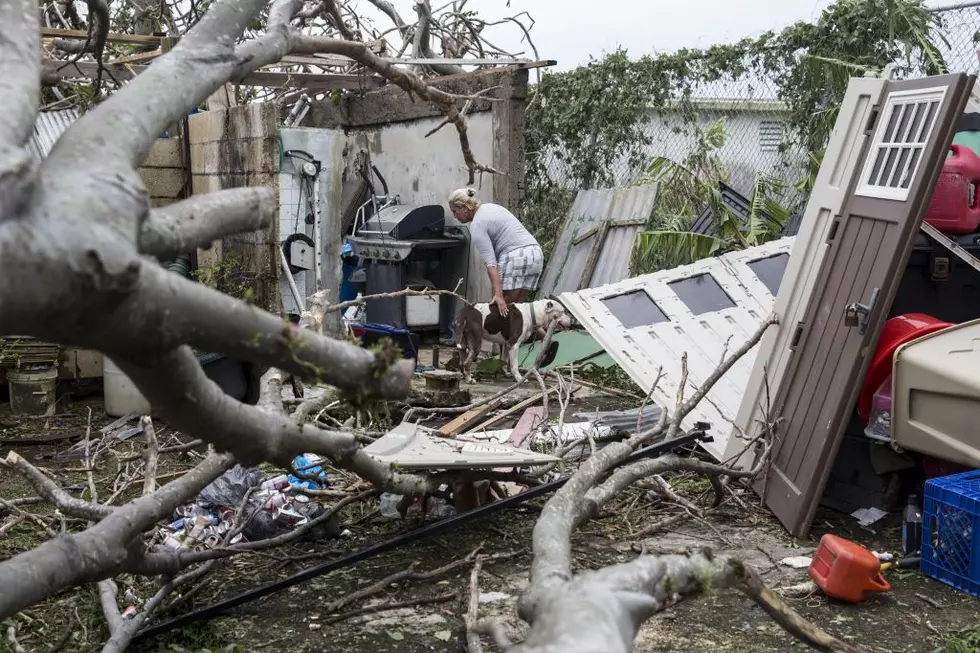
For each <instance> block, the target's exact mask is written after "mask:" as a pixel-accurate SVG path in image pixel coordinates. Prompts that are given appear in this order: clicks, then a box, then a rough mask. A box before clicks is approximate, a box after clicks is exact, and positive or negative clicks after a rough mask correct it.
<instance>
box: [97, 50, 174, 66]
mask: <svg viewBox="0 0 980 653" xmlns="http://www.w3.org/2000/svg"><path fill="white" fill-rule="evenodd" d="M161 54H163V52H162V51H160V50H154V51H153V52H142V53H140V54H131V55H129V56H126V57H119V58H118V59H111V60H109V61H106V62H105V65H107V66H117V65H120V64H127V63H141V62H143V61H152V60H153V59H156V58H157V57H159V56H160V55H161Z"/></svg>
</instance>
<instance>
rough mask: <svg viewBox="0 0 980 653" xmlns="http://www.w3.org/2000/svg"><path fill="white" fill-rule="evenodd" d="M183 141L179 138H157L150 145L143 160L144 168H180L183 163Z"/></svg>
mask: <svg viewBox="0 0 980 653" xmlns="http://www.w3.org/2000/svg"><path fill="white" fill-rule="evenodd" d="M182 148H183V141H182V140H181V139H179V138H158V139H156V140H155V141H154V142H153V145H152V146H150V151H149V153H147V155H146V159H145V160H144V161H143V165H142V167H144V168H180V167H182V165H183V157H182Z"/></svg>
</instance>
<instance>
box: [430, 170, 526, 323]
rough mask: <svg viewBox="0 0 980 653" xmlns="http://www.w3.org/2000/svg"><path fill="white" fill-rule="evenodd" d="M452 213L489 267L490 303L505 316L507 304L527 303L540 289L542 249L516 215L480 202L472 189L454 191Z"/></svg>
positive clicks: (450, 202)
mask: <svg viewBox="0 0 980 653" xmlns="http://www.w3.org/2000/svg"><path fill="white" fill-rule="evenodd" d="M449 210H450V211H452V212H453V215H454V216H456V219H457V220H459V221H460V222H462V223H463V224H469V225H470V240H471V241H472V242H473V247H475V248H476V252H477V254H478V255H479V256H480V258H481V259H483V262H484V263H485V264H486V266H487V276H489V277H490V286H491V287H492V288H493V299H492V300H491V301H492V302H493V303H494V304H496V305H497V309H498V310H499V311H500V314H501V315H503V316H505V317H506V316H507V304H508V303H510V304H519V303H521V302H525V301H527V296H528V293H529V292H531V291H533V290H536V289H537V287H538V281H540V280H541V272H542V271H543V269H544V253H543V252H542V251H541V246H540V245H539V244H538V241H537V240H535V239H534V236H532V235H531V234H530V233H529V232H528V230H527V229H525V228H524V225H522V224H521V222H520V220H518V219H517V218H516V217H515V216H514V214H513V213H511V212H510V211H508V210H507V209H505V208H504V207H502V206H500V205H499V204H490V203H489V202H488V203H485V204H484V203H482V202H480V200H478V199H477V197H476V191H475V190H474V189H472V188H460V189H457V190H454V191H453V192H452V194H451V195H450V196H449Z"/></svg>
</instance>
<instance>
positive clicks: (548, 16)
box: [357, 0, 949, 70]
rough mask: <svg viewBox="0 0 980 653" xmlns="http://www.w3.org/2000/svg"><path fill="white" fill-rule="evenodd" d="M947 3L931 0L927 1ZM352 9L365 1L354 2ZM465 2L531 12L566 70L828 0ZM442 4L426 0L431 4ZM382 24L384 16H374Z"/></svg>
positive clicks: (786, 16) (538, 34)
mask: <svg viewBox="0 0 980 653" xmlns="http://www.w3.org/2000/svg"><path fill="white" fill-rule="evenodd" d="M393 3H394V5H395V7H396V8H397V9H398V11H399V13H400V14H401V15H402V17H403V18H404V19H405V20H406V22H408V21H410V20H412V19H414V17H415V12H414V10H413V8H412V7H413V1H412V0H393ZM940 3H942V4H949V2H942V0H939V1H937V0H931V1H930V2H928V4H929V5H930V6H939V4H940ZM357 4H358V7H364V8H365V9H366V8H367V7H369V6H370V5H369V4H368V2H367V1H366V0H357ZM507 4H508V2H507V0H469V2H468V3H467V5H466V8H467V9H472V10H474V11H476V12H477V13H478V14H479V15H480V16H481V17H482V18H483V19H485V20H492V19H495V18H496V19H499V18H503V17H505V16H508V15H514V14H516V13H518V12H521V11H527V12H529V13H530V14H531V16H533V17H534V20H535V25H534V28H533V29H532V30H531V36H532V37H533V39H534V42H535V45H536V46H537V48H538V53H539V54H540V56H541V58H542V59H556V60H557V61H558V65H557V66H556V67H555V69H557V70H567V69H569V68H574V67H575V66H577V65H580V64H583V63H586V62H587V61H588V60H589V55H592V56H594V57H596V58H599V57H601V56H602V53H603V52H611V51H614V50H615V49H616V47H617V45H622V46H623V47H625V48H626V49H627V50H628V51H629V53H630V54H631V55H634V56H640V55H644V54H655V53H657V52H673V51H675V50H677V49H679V48H684V47H688V48H700V47H707V46H710V45H714V44H716V43H726V42H731V41H734V40H738V39H741V38H745V37H749V36H755V35H758V34H760V33H762V32H765V31H767V30H770V29H776V30H778V29H780V28H783V27H785V26H787V25H790V24H792V23H794V22H796V21H799V20H805V21H809V20H812V19H815V18H817V17H818V16H819V15H820V12H821V11H822V10H823V9H824V8H825V7H826V6H827V5H828V4H829V0H600V1H598V2H597V1H596V0H510V2H509V4H510V7H509V8H508V7H507ZM441 5H442V2H440V0H432V7H433V9H436V8H438V7H439V6H441ZM378 24H379V26H385V27H387V24H388V23H387V21H385V20H384V19H381V20H379V23H378ZM489 29H492V30H493V31H492V32H489V34H491V35H492V36H491V40H493V41H495V42H497V45H499V46H500V47H501V48H503V49H508V50H512V51H513V50H520V49H525V50H526V51H527V54H526V55H525V56H528V57H530V56H532V55H531V51H530V49H529V48H527V46H526V45H523V44H521V42H520V40H521V37H522V36H523V35H522V34H521V32H520V31H519V29H517V28H516V27H511V26H497V27H493V28H489Z"/></svg>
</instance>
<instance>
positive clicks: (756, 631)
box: [0, 396, 980, 653]
mask: <svg viewBox="0 0 980 653" xmlns="http://www.w3.org/2000/svg"><path fill="white" fill-rule="evenodd" d="M578 401H579V403H578V405H577V406H576V409H578V408H583V409H590V408H593V409H594V408H597V407H600V408H607V407H608V401H600V400H599V399H596V398H595V397H594V396H583V397H580V398H579V400H578ZM91 406H92V407H93V415H94V417H93V424H94V425H95V426H96V427H98V426H101V425H102V424H105V423H108V422H109V421H110V419H109V418H106V417H105V416H104V415H103V414H102V413H101V412H100V406H99V405H98V404H97V403H92V404H91ZM87 407H88V406H87V405H85V404H75V405H74V407H73V408H72V411H73V413H74V416H73V417H66V418H55V419H52V420H47V421H45V420H23V419H21V420H15V419H12V418H11V417H10V415H9V413H6V412H0V441H2V442H0V446H2V448H3V449H4V450H9V449H11V448H13V449H15V450H17V451H18V452H19V453H21V454H22V455H24V456H25V457H28V458H29V459H31V460H33V461H35V463H36V464H39V465H45V466H46V467H47V468H48V469H49V470H51V471H52V472H53V473H54V474H56V476H58V477H59V479H60V480H61V481H62V482H63V483H64V484H67V485H71V484H73V483H75V484H77V483H79V481H80V479H83V478H84V475H83V474H80V473H79V472H78V469H79V467H80V463H78V462H74V463H67V464H62V465H57V464H53V463H51V462H49V461H48V459H47V458H46V456H48V455H49V454H50V453H51V452H53V451H57V450H61V449H65V448H67V446H68V445H69V444H70V443H69V442H67V441H56V442H55V441H52V442H48V443H40V442H36V441H35V442H31V443H29V444H27V443H24V438H33V439H35V440H37V439H39V438H50V437H63V436H67V435H72V434H74V435H75V436H77V435H79V433H80V432H84V421H85V420H84V415H85V414H86V408H87ZM163 433H164V436H163V437H164V438H165V439H166V441H167V442H175V441H177V440H176V439H171V438H175V434H172V433H167V432H166V431H163ZM134 440H135V442H129V443H126V444H125V445H124V446H121V450H119V451H117V452H115V454H114V457H115V459H116V460H117V463H116V464H117V465H120V464H121V463H119V462H118V461H120V460H125V459H126V457H127V456H130V455H133V453H132V452H136V453H138V452H139V451H140V447H141V446H142V442H141V441H140V439H139V438H134ZM161 444H164V443H163V442H162V443H161ZM164 446H165V445H164ZM173 458H176V459H178V460H170V459H168V461H167V463H166V465H164V467H163V468H161V471H160V473H161V474H165V473H177V472H178V471H179V469H182V468H186V466H188V465H190V464H193V460H192V459H191V458H190V456H188V455H186V454H181V455H179V456H175V457H173ZM109 476H110V477H111V476H112V474H109ZM100 482H103V483H109V479H108V478H104V479H100ZM674 482H675V487H676V488H677V489H678V491H681V492H682V493H684V494H685V495H686V496H687V497H689V498H691V499H692V500H695V501H697V500H702V501H707V499H708V498H709V493H708V492H706V491H705V490H706V488H705V486H704V484H702V483H700V482H698V481H696V480H693V479H685V478H679V479H674ZM29 495H33V491H31V490H30V489H29V488H28V487H27V486H26V484H25V483H24V482H23V481H22V480H20V479H18V478H14V477H12V475H11V474H10V473H9V472H8V471H0V498H4V499H11V498H17V497H21V496H29ZM124 496H125V495H124ZM744 500H745V501H746V502H749V503H750V508H749V509H748V510H746V509H745V508H742V507H739V506H738V505H737V504H736V503H730V504H727V505H726V507H725V508H724V509H723V510H722V511H721V512H720V513H719V514H716V515H713V516H711V517H710V518H709V519H710V521H703V522H701V521H687V522H685V523H682V524H680V525H678V526H677V527H676V528H675V529H674V530H673V531H671V532H669V533H665V534H661V535H658V536H656V537H652V538H650V539H648V540H646V541H645V542H644V541H641V540H637V539H635V538H633V537H632V533H635V532H637V531H638V530H639V529H640V528H642V527H643V526H645V525H646V524H649V523H652V522H653V521H656V520H659V519H661V518H662V517H663V515H664V510H665V508H664V507H663V506H657V505H655V504H652V503H650V502H648V501H646V500H645V499H644V498H643V497H642V496H641V495H640V494H639V493H637V494H636V495H635V496H634V497H632V498H630V500H629V501H628V502H625V503H624V504H623V505H622V506H621V507H620V508H619V509H617V510H614V511H611V514H608V515H605V516H603V517H601V518H600V519H598V520H595V521H593V522H591V523H590V524H588V525H586V527H585V528H584V529H583V530H582V531H581V532H580V533H578V534H577V535H576V537H575V541H574V551H575V556H576V564H577V567H578V569H581V570H584V569H590V568H596V567H599V566H603V565H607V564H610V563H615V562H621V561H625V560H629V559H630V558H632V557H634V556H635V555H636V554H637V551H639V549H640V546H641V545H644V544H645V545H646V547H647V548H648V549H649V550H653V551H657V550H663V551H674V550H677V549H690V548H696V547H705V546H707V547H711V548H712V549H714V550H715V551H716V552H718V553H724V554H730V555H735V556H738V557H739V558H741V559H742V560H744V561H745V562H747V563H749V564H751V565H753V566H754V567H755V568H756V569H758V570H759V571H760V573H761V574H762V576H763V579H764V580H765V582H766V583H767V584H768V585H769V586H771V587H773V586H774V587H785V586H788V585H793V584H797V583H800V582H802V581H805V580H807V574H806V571H805V570H795V569H792V568H790V567H788V566H786V565H783V564H780V563H779V561H780V560H782V559H783V558H786V557H788V556H801V555H803V556H806V555H810V554H812V552H813V551H814V549H815V548H816V543H817V540H818V539H819V537H820V536H821V535H822V534H823V533H825V532H834V533H836V534H838V535H841V536H844V537H848V538H851V539H855V540H857V541H859V542H861V543H863V544H865V545H866V546H868V547H869V548H872V549H875V550H879V551H896V550H897V549H898V548H899V544H900V539H899V538H900V534H899V528H898V524H897V523H896V521H895V518H893V517H891V518H887V519H886V520H884V521H882V522H879V523H877V524H875V525H874V527H873V528H872V529H869V528H862V527H860V526H858V525H857V522H856V521H855V520H854V519H853V518H850V517H848V516H845V515H840V514H836V513H831V512H824V513H821V514H819V515H818V518H817V519H816V521H815V523H814V530H813V533H812V535H811V537H810V538H809V539H807V540H806V541H801V542H796V541H794V540H792V539H791V538H789V537H787V535H786V533H785V531H784V530H783V529H782V528H781V527H780V526H779V524H778V523H777V522H776V521H775V520H774V519H773V518H772V517H771V516H769V515H768V513H766V512H765V511H763V510H761V509H759V508H758V500H757V498H755V497H754V495H751V494H746V495H744ZM543 501H544V499H542V500H536V501H534V502H532V503H530V504H528V505H527V506H525V507H522V508H516V509H510V510H504V511H501V512H498V513H495V514H492V515H490V516H487V517H485V518H483V519H480V520H477V521H474V522H471V523H469V524H468V525H466V526H464V527H462V528H460V529H458V530H456V531H454V532H452V533H448V534H443V535H439V536H435V537H432V538H430V539H425V540H420V541H416V542H415V543H413V544H410V545H408V546H404V547H401V548H398V549H396V550H394V551H391V552H388V553H385V554H382V555H379V556H376V557H373V558H370V559H368V560H365V561H363V562H360V563H358V564H356V565H354V566H351V567H348V568H346V569H343V570H341V571H337V572H334V573H332V574H328V575H324V576H320V577H317V578H314V579H311V580H309V581H307V582H305V583H302V584H299V585H296V586H294V587H292V588H290V589H288V590H285V591H282V592H280V593H276V594H273V595H271V596H268V597H266V598H264V599H261V600H258V601H255V602H253V603H249V604H246V605H244V606H242V607H239V608H235V609H233V610H232V611H231V612H229V613H228V614H227V615H225V616H222V617H220V618H217V619H213V620H211V621H208V622H204V623H196V624H193V625H190V626H186V627H184V628H182V629H180V630H176V631H171V632H169V633H166V634H165V635H162V636H159V637H157V638H154V639H150V640H144V641H141V642H139V643H138V644H137V645H136V646H134V647H133V649H132V650H135V651H142V652H149V651H194V652H204V651H228V652H229V653H230V652H232V651H290V652H291V653H299V652H306V651H309V652H312V651H324V650H329V651H337V652H343V651H350V652H365V653H366V652H368V651H399V652H415V651H419V652H421V651H439V652H442V651H445V652H456V651H464V650H465V648H466V647H465V634H464V625H463V615H464V614H465V611H466V602H467V598H468V594H469V575H470V574H469V567H468V566H467V567H464V568H462V569H460V570H458V571H457V572H455V573H454V574H450V575H448V576H446V577H444V578H441V579H438V580H436V581H433V582H428V583H426V582H421V583H410V584H403V585H401V586H399V587H389V588H388V591H387V592H385V593H384V594H382V595H378V596H374V597H372V598H370V599H367V600H365V601H359V602H355V603H353V604H352V605H349V606H345V607H344V608H343V609H341V610H340V611H339V613H341V614H343V613H348V612H350V611H354V610H363V609H365V608H372V607H374V608H377V607H379V606H383V605H387V604H390V603H395V602H397V603H414V605H411V606H409V607H405V608H401V609H397V610H388V611H384V612H375V613H367V614H361V615H358V616H351V617H349V618H345V619H343V620H341V621H333V620H335V619H337V617H338V614H337V613H334V614H331V613H329V612H328V610H327V605H328V604H329V603H330V602H331V601H335V600H337V599H338V598H340V597H343V596H346V595H348V594H350V593H351V592H353V591H356V590H357V589H359V588H363V587H365V586H367V585H369V584H371V583H374V582H376V581H378V580H380V579H382V578H385V577H386V576H388V575H390V574H393V573H395V572H398V571H401V570H404V569H406V568H408V567H409V565H412V564H413V563H414V564H415V569H416V570H418V571H426V570H430V569H434V568H437V567H439V566H442V565H445V564H447V563H448V562H451V561H452V560H455V559H458V558H461V557H464V556H466V555H467V554H468V553H469V552H471V551H473V550H474V549H476V548H477V547H478V546H480V547H482V548H481V554H484V555H493V554H501V553H510V554H512V556H511V557H509V558H507V559H506V560H503V561H498V562H496V563H493V564H487V565H485V566H484V570H483V573H482V574H481V576H480V583H479V589H480V592H481V604H480V616H481V617H483V618H494V619H497V620H499V621H500V622H501V623H502V624H503V625H504V627H505V630H506V631H507V633H508V634H509V635H510V637H511V639H512V640H519V639H520V638H521V637H522V634H523V632H524V629H525V627H526V626H525V625H524V624H523V623H522V622H520V620H519V619H517V617H516V609H515V604H516V600H517V597H518V596H519V594H520V592H521V591H522V589H523V588H524V587H525V585H526V583H527V569H528V566H529V561H530V551H529V546H530V534H531V528H532V527H533V524H534V521H535V518H536V516H537V514H538V510H539V507H540V505H542V504H543ZM374 508H375V506H374V505H367V504H362V505H359V506H355V507H354V508H352V509H349V510H348V511H346V512H345V513H344V515H343V516H344V522H345V523H346V525H347V527H348V529H349V531H350V535H349V536H347V537H345V538H341V539H338V540H331V541H326V542H316V543H305V544H296V545H293V546H289V547H285V548H283V549H281V550H275V551H269V552H267V553H264V554H262V555H252V556H242V557H239V558H235V559H233V560H232V561H229V562H227V563H225V564H224V565H223V566H221V567H220V568H218V569H217V571H216V572H215V573H213V574H212V575H211V576H210V580H209V581H208V582H207V583H206V584H205V585H203V586H202V587H201V588H200V589H199V591H198V592H197V594H196V596H194V597H193V598H191V599H189V600H188V601H187V604H189V605H191V606H193V607H202V606H204V605H206V604H208V603H210V602H211V601H213V600H215V599H222V598H227V597H230V596H233V595H235V594H236V593H238V592H240V591H243V590H246V589H249V588H251V587H254V586H256V585H260V584H264V583H268V582H272V581H275V580H277V579H282V578H286V577H288V576H290V575H292V574H296V573H298V572H300V571H302V570H303V569H309V568H311V567H313V566H315V565H317V564H321V563H322V562H324V561H327V560H331V559H333V558H336V557H339V556H341V555H343V554H345V553H347V552H350V551H354V550H358V549H361V548H364V547H365V546H368V545H371V544H374V543H378V542H381V541H384V540H387V539H389V538H391V537H394V536H396V535H397V534H399V533H406V532H408V531H410V530H412V529H414V528H417V527H418V526H419V525H420V524H419V523H418V521H417V520H406V521H402V520H386V519H383V518H382V517H380V516H379V515H377V514H376V512H374ZM30 510H31V511H32V512H36V513H38V514H44V513H43V509H42V508H41V507H37V506H31V507H30ZM4 519H5V518H4V517H2V516H0V524H2V523H3V520H4ZM37 538H38V529H37V528H32V527H31V526H28V525H18V526H15V527H13V528H11V529H10V530H9V531H8V532H7V534H6V536H0V559H3V558H6V557H9V556H12V555H14V554H16V553H17V552H18V551H20V550H23V549H24V548H26V547H28V546H31V545H32V544H33V543H36V542H37V541H38V539H37ZM887 577H888V580H889V582H891V583H892V586H893V590H892V591H891V592H888V593H885V594H879V595H875V596H872V597H871V598H870V599H869V600H868V601H866V602H865V603H863V604H859V605H844V604H840V603H837V602H835V601H830V600H828V599H826V598H825V597H823V596H822V595H820V594H814V595H811V596H808V597H806V598H802V599H793V600H792V601H791V603H792V604H793V605H794V607H796V608H797V609H798V610H800V612H802V613H803V614H804V615H805V616H806V617H808V618H809V619H812V620H813V621H814V622H816V623H817V624H819V625H820V626H822V627H824V628H825V629H827V630H828V631H829V632H830V633H832V634H834V635H836V636H838V637H840V638H843V639H846V640H847V641H850V642H852V643H854V644H856V645H858V646H861V647H863V648H864V649H865V650H867V651H869V652H876V653H884V652H898V651H903V652H904V651H927V652H931V651H942V652H943V653H971V652H976V653H980V643H978V642H977V641H976V640H980V602H978V600H977V599H975V598H972V597H970V596H968V595H966V594H963V593H961V592H958V591H956V590H954V589H952V588H949V587H947V586H945V585H942V584H940V583H938V582H936V581H932V580H929V579H927V578H925V577H924V576H923V575H922V574H920V573H919V571H918V570H909V571H890V572H888V573H887ZM129 582H130V581H129V580H128V579H123V585H124V586H125V585H126V584H127V583H129ZM132 586H133V587H135V588H137V589H140V590H141V591H144V590H145V589H146V588H145V586H141V585H140V584H139V582H138V581H136V580H135V579H133V580H132ZM923 597H924V598H923ZM182 609H183V610H186V609H187V605H185V606H184V607H183V608H182ZM18 619H19V622H18V624H19V626H18V627H19V631H18V632H19V635H20V637H19V639H20V643H21V645H22V646H23V647H24V650H25V651H28V652H30V653H34V652H35V651H50V650H52V648H53V646H52V645H53V644H55V643H59V640H61V639H65V641H64V644H63V646H62V648H61V649H60V650H63V651H78V652H83V651H85V652H88V651H98V650H100V647H101V643H102V642H104V641H105V630H104V625H103V623H102V619H101V615H100V612H99V608H98V602H97V597H96V594H95V592H94V589H93V588H91V587H87V588H81V589H79V590H76V591H73V592H69V593H66V594H63V595H60V596H58V597H55V598H53V599H50V600H49V601H46V602H45V603H44V604H42V605H40V606H35V607H34V608H31V609H29V610H27V611H25V613H23V614H22V615H21V616H20V617H19V618H18ZM7 625H9V623H8V624H4V628H3V629H0V651H8V650H13V649H12V648H11V646H10V644H9V642H8V641H7V640H6V639H5V638H4V637H3V633H4V632H5V630H6V626H7ZM968 631H976V632H974V633H973V635H972V639H974V645H973V646H966V645H964V647H959V646H958V645H956V644H954V642H955V641H956V640H955V636H957V635H958V634H961V633H962V634H961V635H960V636H961V637H962V638H967V637H969V636H970V635H969V634H968ZM5 646H6V647H7V648H5ZM485 646H486V647H487V649H488V650H493V648H492V646H490V645H489V644H485ZM709 649H713V650H718V651H733V652H735V651H754V652H760V653H770V652H771V653H776V652H785V651H792V650H804V647H802V646H801V645H799V644H797V643H796V642H794V641H793V640H792V638H790V637H789V636H788V635H786V634H785V633H784V632H783V631H782V630H781V629H780V628H779V627H778V626H776V625H775V624H774V623H773V622H772V621H771V620H770V619H769V618H768V617H767V616H766V615H765V614H764V613H763V612H762V610H760V609H759V608H757V607H755V605H754V604H753V603H752V602H751V601H750V600H749V599H747V598H745V597H744V596H742V595H740V594H738V593H737V592H721V593H715V594H711V595H708V596H702V597H693V598H690V599H687V600H685V601H683V602H682V603H680V604H679V605H677V606H674V607H672V608H669V609H667V610H665V611H664V612H662V613H660V614H658V615H657V616H655V617H654V618H653V619H651V620H650V621H648V622H647V623H646V624H645V625H644V627H643V629H642V630H641V632H640V635H639V637H638V638H637V641H636V648H635V650H636V651H650V652H654V651H656V652H660V651H676V652H678V653H694V652H695V651H697V652H701V651H705V650H709Z"/></svg>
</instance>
